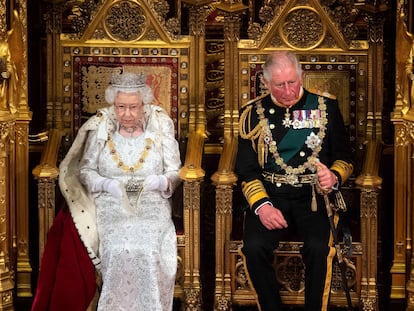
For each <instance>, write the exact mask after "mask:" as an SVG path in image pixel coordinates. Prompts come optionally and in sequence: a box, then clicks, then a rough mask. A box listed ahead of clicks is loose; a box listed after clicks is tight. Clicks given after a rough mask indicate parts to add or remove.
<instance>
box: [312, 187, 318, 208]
mask: <svg viewBox="0 0 414 311" xmlns="http://www.w3.org/2000/svg"><path fill="white" fill-rule="evenodd" d="M311 209H312V212H316V211H317V210H318V203H316V194H315V184H314V183H312V205H311Z"/></svg>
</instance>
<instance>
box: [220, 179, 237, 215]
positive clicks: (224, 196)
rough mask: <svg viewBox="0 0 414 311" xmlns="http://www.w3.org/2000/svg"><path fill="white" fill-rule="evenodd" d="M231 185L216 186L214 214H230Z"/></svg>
mask: <svg viewBox="0 0 414 311" xmlns="http://www.w3.org/2000/svg"><path fill="white" fill-rule="evenodd" d="M232 194H233V186H232V185H218V186H217V188H216V214H219V215H225V214H227V215H228V214H231V213H232V202H233V200H232Z"/></svg>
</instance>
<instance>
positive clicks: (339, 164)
mask: <svg viewBox="0 0 414 311" xmlns="http://www.w3.org/2000/svg"><path fill="white" fill-rule="evenodd" d="M330 169H331V170H333V171H335V172H338V174H339V175H340V176H341V184H343V183H344V182H345V180H347V179H348V178H349V176H351V174H352V171H353V170H354V166H353V165H352V164H351V163H348V162H345V161H342V160H336V161H335V162H334V163H333V164H332V166H331V167H330Z"/></svg>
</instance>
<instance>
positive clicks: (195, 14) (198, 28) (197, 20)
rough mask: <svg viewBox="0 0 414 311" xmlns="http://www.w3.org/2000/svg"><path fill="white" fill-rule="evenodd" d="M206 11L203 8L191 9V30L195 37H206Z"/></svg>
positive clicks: (195, 7)
mask: <svg viewBox="0 0 414 311" xmlns="http://www.w3.org/2000/svg"><path fill="white" fill-rule="evenodd" d="M205 15H206V11H205V9H204V7H202V6H191V7H190V18H189V28H190V32H191V34H192V35H193V36H204V35H205V32H206V27H205V22H204V20H205Z"/></svg>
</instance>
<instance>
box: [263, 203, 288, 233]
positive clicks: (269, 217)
mask: <svg viewBox="0 0 414 311" xmlns="http://www.w3.org/2000/svg"><path fill="white" fill-rule="evenodd" d="M257 215H259V219H260V221H261V222H262V224H263V226H265V227H266V229H268V230H274V229H283V228H287V226H288V224H287V222H286V220H285V217H284V216H283V214H282V212H281V211H280V210H279V209H277V208H274V207H273V206H272V205H270V204H265V205H263V206H262V207H260V208H259V210H258V212H257Z"/></svg>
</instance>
